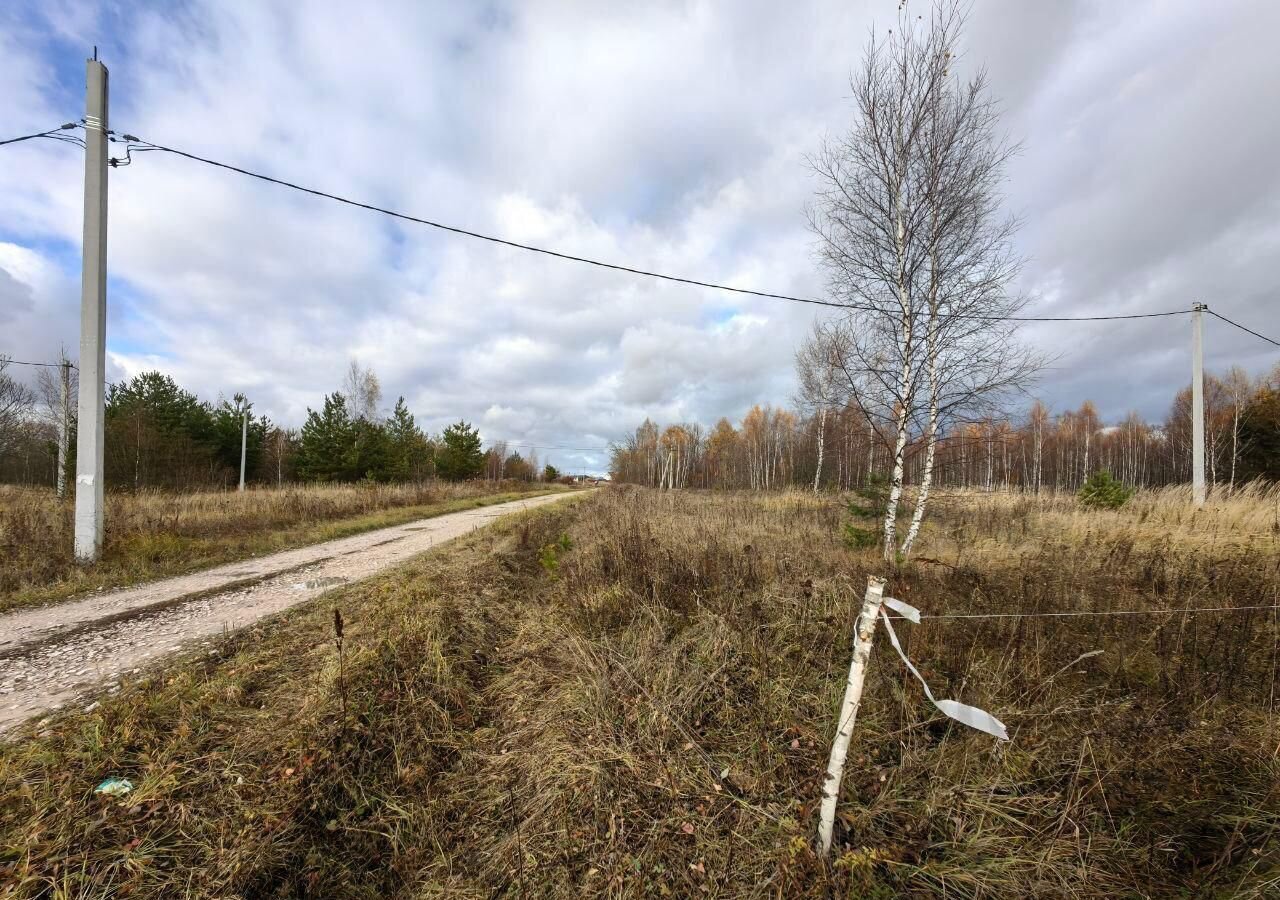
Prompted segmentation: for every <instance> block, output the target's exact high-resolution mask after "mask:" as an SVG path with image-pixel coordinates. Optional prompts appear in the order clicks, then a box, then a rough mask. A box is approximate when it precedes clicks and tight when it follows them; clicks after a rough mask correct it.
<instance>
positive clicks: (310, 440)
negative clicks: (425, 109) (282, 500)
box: [0, 357, 559, 490]
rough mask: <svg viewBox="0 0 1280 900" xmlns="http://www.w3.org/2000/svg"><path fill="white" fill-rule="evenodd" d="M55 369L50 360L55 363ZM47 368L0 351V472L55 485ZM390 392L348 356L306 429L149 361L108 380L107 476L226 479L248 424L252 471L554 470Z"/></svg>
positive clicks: (70, 412)
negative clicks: (432, 426)
mask: <svg viewBox="0 0 1280 900" xmlns="http://www.w3.org/2000/svg"><path fill="white" fill-rule="evenodd" d="M56 371H57V370H49V372H55V373H56ZM49 372H45V371H44V370H42V374H41V377H39V378H38V379H37V382H36V386H35V387H34V388H31V387H28V386H26V385H25V384H23V383H22V382H20V381H18V380H17V379H16V378H14V377H13V375H12V373H11V372H10V371H9V370H8V366H7V364H6V361H5V360H4V359H3V358H2V357H0V481H3V482H7V483H18V484H43V485H54V484H56V483H57V481H58V468H59V467H58V446H57V445H58V434H59V428H60V425H61V422H62V420H63V417H64V416H65V417H66V420H67V421H68V424H69V432H70V435H69V438H70V439H69V453H68V454H67V457H66V460H65V469H64V471H65V472H69V473H70V475H69V476H68V477H67V483H73V482H74V472H75V427H76V422H75V402H76V400H75V398H76V391H75V390H74V385H73V386H72V387H73V389H72V390H70V391H69V392H68V394H69V403H68V404H67V406H68V407H69V408H65V409H64V407H63V402H62V391H61V386H60V385H59V384H57V383H56V378H57V377H59V376H56V375H50V374H49ZM381 404H382V391H381V387H380V385H379V382H378V379H377V376H376V375H375V374H374V373H373V371H372V370H371V369H368V368H363V367H361V366H360V365H359V364H357V363H354V362H353V363H352V364H351V367H350V368H349V370H348V372H347V374H346V378H345V379H344V383H343V385H342V386H341V387H340V388H339V389H338V390H335V391H333V392H332V393H330V394H328V395H326V396H325V397H324V400H323V402H322V403H321V404H320V405H319V407H318V408H316V409H311V408H308V410H307V418H306V421H305V422H304V423H303V424H302V426H301V428H297V429H293V428H286V427H284V426H282V425H279V424H277V423H275V422H273V421H272V420H271V419H270V418H269V417H268V416H266V415H255V414H254V411H253V405H252V404H251V403H249V402H248V401H247V399H246V398H245V397H244V396H243V395H239V394H237V395H235V396H234V397H233V398H231V399H230V400H228V399H226V398H220V399H219V400H217V401H216V402H210V401H206V400H202V399H200V398H199V397H198V396H197V395H196V394H195V393H194V392H192V391H189V390H187V389H185V388H183V387H182V386H180V385H179V384H178V383H177V382H175V381H174V380H173V378H172V377H170V376H169V375H166V374H164V373H162V372H158V371H152V372H143V373H140V374H138V375H135V376H134V377H132V378H130V379H127V380H126V381H122V382H120V383H116V384H111V385H108V387H107V393H106V413H105V417H104V428H105V432H106V435H105V453H104V466H105V476H106V480H107V486H108V487H110V488H115V489H131V490H140V489H146V488H161V489H168V490H194V489H201V488H209V487H230V486H234V485H235V484H237V483H238V481H239V472H240V453H241V438H242V430H243V429H245V428H246V420H247V434H245V435H244V437H245V470H246V478H247V480H248V481H250V482H255V483H259V484H276V485H282V484H285V483H293V482H356V481H366V480H367V481H374V482H402V481H424V480H430V479H433V478H441V479H445V480H450V481H462V480H466V479H472V478H482V477H485V478H491V479H494V480H500V479H515V480H523V481H533V480H538V479H541V478H548V477H549V478H550V479H551V480H554V479H555V478H556V477H558V475H559V473H558V472H556V470H555V468H554V467H552V466H546V467H543V468H539V466H538V460H537V457H536V455H534V454H530V455H529V456H528V457H525V456H522V455H521V454H520V453H518V452H514V451H512V450H511V449H510V448H509V447H508V446H507V445H506V444H505V443H498V444H495V445H494V446H492V447H489V448H488V449H486V448H485V447H484V446H483V442H482V440H481V438H480V434H479V432H478V430H477V429H476V428H474V427H473V426H471V425H470V424H468V423H467V422H465V421H459V422H456V423H454V424H452V425H450V426H448V427H447V428H445V429H443V431H441V432H440V433H439V434H437V435H428V434H427V433H425V432H424V431H423V430H422V428H421V427H419V426H418V424H417V422H416V421H415V418H414V415H413V413H411V412H410V411H409V408H408V405H407V404H406V403H405V400H404V398H403V397H399V398H397V399H396V402H395V404H394V405H393V406H392V408H391V410H390V411H389V412H385V413H384V412H380V409H381Z"/></svg>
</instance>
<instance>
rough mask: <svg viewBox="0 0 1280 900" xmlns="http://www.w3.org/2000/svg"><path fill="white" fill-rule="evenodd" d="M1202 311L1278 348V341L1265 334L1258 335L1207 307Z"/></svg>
mask: <svg viewBox="0 0 1280 900" xmlns="http://www.w3.org/2000/svg"><path fill="white" fill-rule="evenodd" d="M1204 311H1205V312H1207V313H1209V315H1211V316H1216V317H1217V318H1219V319H1221V320H1222V321H1224V322H1226V323H1227V324H1228V325H1234V326H1235V327H1236V328H1239V329H1240V330H1241V331H1247V332H1249V334H1251V335H1253V336H1254V337H1256V338H1261V339H1262V340H1264V341H1266V342H1267V343H1269V344H1275V345H1276V346H1277V347H1280V341H1277V340H1275V339H1274V338H1269V337H1267V336H1266V335H1265V334H1258V332H1256V331H1254V330H1253V329H1252V328H1246V327H1245V326H1243V325H1241V324H1240V323H1239V322H1233V321H1231V320H1230V319H1228V318H1227V317H1226V316H1224V315H1222V314H1221V313H1216V312H1214V311H1213V310H1211V309H1209V307H1207V306H1206V307H1205V310H1204Z"/></svg>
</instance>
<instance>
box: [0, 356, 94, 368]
mask: <svg viewBox="0 0 1280 900" xmlns="http://www.w3.org/2000/svg"><path fill="white" fill-rule="evenodd" d="M10 363H12V364H13V365H15V366H49V367H50V368H54V369H56V368H58V367H59V366H61V365H62V363H60V362H56V363H50V362H27V361H26V360H23V359H9V358H8V357H7V356H4V355H3V354H0V365H9V364H10ZM67 365H69V366H71V368H73V369H74V368H76V364H75V363H73V362H68V363H67Z"/></svg>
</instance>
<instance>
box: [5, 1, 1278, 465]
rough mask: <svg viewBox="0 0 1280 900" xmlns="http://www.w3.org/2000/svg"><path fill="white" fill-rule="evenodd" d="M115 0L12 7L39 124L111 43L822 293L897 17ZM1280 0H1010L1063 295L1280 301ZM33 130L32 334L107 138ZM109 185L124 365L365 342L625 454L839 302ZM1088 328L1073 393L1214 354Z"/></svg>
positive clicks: (269, 167)
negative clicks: (852, 135) (814, 239)
mask: <svg viewBox="0 0 1280 900" xmlns="http://www.w3.org/2000/svg"><path fill="white" fill-rule="evenodd" d="M97 9H98V6H97V4H94V3H89V2H86V3H83V4H76V3H72V2H69V0H68V2H66V3H63V4H60V5H58V6H50V5H47V4H35V3H34V2H33V3H31V4H30V5H27V6H24V7H18V8H13V9H9V10H7V11H5V12H0V78H3V80H4V83H5V84H6V91H5V92H4V93H3V95H0V122H3V123H5V126H4V130H5V131H6V132H7V131H9V130H10V128H11V127H12V129H13V130H14V131H15V132H22V131H23V130H34V129H37V128H44V127H48V126H49V125H51V124H59V123H61V122H62V121H65V120H67V119H68V118H75V117H76V116H77V115H78V114H79V106H80V103H81V100H80V98H79V97H78V96H77V95H76V94H75V90H76V89H78V85H79V84H80V83H81V80H82V77H83V62H82V58H83V55H84V51H85V48H84V47H80V46H79V44H81V43H91V42H93V41H97V42H98V43H99V44H100V45H101V46H102V54H103V58H104V59H105V60H106V62H107V63H108V65H109V66H110V67H111V72H112V76H111V81H112V90H113V96H112V106H111V108H112V117H113V125H114V127H115V128H116V129H117V130H120V131H124V130H128V131H132V132H134V133H137V134H140V135H142V136H143V137H147V138H150V139H152V140H156V141H159V142H161V143H171V144H173V145H175V146H181V147H183V148H184V149H189V150H191V151H192V152H196V153H200V154H202V155H208V156H212V157H215V158H218V159H221V160H225V161H227V162H230V163H234V164H238V165H243V166H245V167H248V168H251V169H256V170H260V171H262V172H265V173H269V174H272V175H278V176H280V177H283V178H287V179H290V180H294V181H298V182H300V183H303V184H307V185H314V186H316V187H319V188H321V189H324V190H328V191H331V192H334V193H339V194H345V195H349V196H352V197H355V198H359V199H363V200H367V201H368V202H371V203H375V204H379V205H384V206H388V207H391V208H394V209H398V210H403V211H406V212H409V213H413V214H416V215H421V216H426V217H429V218H434V219H437V220H439V221H443V222H447V223H450V224H456V225H458V226H461V227H466V228H470V229H473V230H478V231H487V232H492V233H495V234H500V235H503V236H506V237H509V238H511V239H513V240H519V241H526V242H535V243H540V244H546V245H548V246H551V247H555V248H557V249H562V250H564V251H566V252H570V253H576V254H581V255H587V256H595V257H599V258H601V259H605V260H610V261H617V262H620V263H624V264H630V265H635V266H638V267H640V268H651V269H656V270H661V271H669V272H672V273H676V274H683V275H689V276H693V277H697V278H702V279H709V280H719V281H724V282H726V283H729V284H732V285H736V286H741V287H756V288H763V289H765V290H769V291H777V292H782V293H796V294H804V295H816V294H819V293H820V292H821V287H822V281H821V277H820V275H819V273H818V272H817V271H816V268H815V266H814V262H813V258H812V248H811V243H810V239H809V237H808V234H807V232H806V230H805V225H804V214H803V210H804V206H805V204H806V202H808V200H809V198H810V197H811V196H812V193H813V188H814V184H813V182H812V180H811V177H810V175H809V172H808V169H807V167H806V165H805V156H806V154H808V153H810V152H812V151H813V150H814V149H815V148H816V147H817V146H818V145H819V143H820V141H821V139H822V137H823V136H824V134H827V133H831V132H838V131H840V130H843V129H844V128H846V127H847V125H848V122H849V116H850V115H851V109H850V107H849V105H848V99H847V94H848V86H847V76H848V71H849V69H850V68H851V67H852V66H853V65H855V64H856V62H857V60H858V58H859V57H860V54H861V51H862V48H863V46H864V44H865V41H866V37H867V34H868V29H869V26H870V24H871V21H872V16H873V14H874V15H875V16H879V17H880V18H881V20H882V21H883V20H885V18H886V17H888V16H891V15H892V14H893V7H892V5H890V6H888V7H884V6H881V5H874V6H862V7H855V6H854V5H850V4H839V3H831V2H819V0H811V2H800V3H795V4H786V5H776V4H771V3H764V2H752V3H745V4H711V3H674V2H673V3H658V4H641V5H635V4H632V5H629V6H608V5H606V6H601V5H600V4H586V3H565V4H509V5H497V6H483V7H482V6H480V5H472V4H446V3H439V4H420V3H409V2H404V3H380V4H371V5H366V6H364V7H361V9H360V10H359V13H358V14H352V7H351V6H350V5H349V4H338V3H327V2H313V3H304V4H293V5H285V6H279V5H268V4H261V3H257V2H251V0H241V2H219V3H212V2H193V3H189V4H185V5H183V6H181V7H178V8H174V7H172V6H170V5H169V4H155V5H147V4H142V5H137V6H133V5H131V6H129V7H127V8H123V7H122V8H115V7H113V8H111V10H110V11H109V12H108V13H104V14H102V15H101V16H99V15H97V14H96V12H95V11H96V10H97ZM1276 9H1278V8H1273V7H1266V8H1265V9H1259V8H1257V7H1251V6H1248V5H1247V4H1244V3H1242V2H1241V3H1235V4H1231V5H1228V6H1225V7H1214V8H1212V9H1210V8H1208V7H1204V6H1202V5H1200V4H1192V3H1181V4H1156V3H1154V2H1152V3H1146V4H1138V5H1136V6H1134V5H1130V6H1128V7H1125V8H1124V9H1123V10H1119V9H1117V8H1115V7H1113V6H1112V5H1109V4H1108V5H1098V4H1090V3H1081V4H1070V5H1067V4H1063V5H1061V6H1058V5H1055V6H1054V7H1053V8H1052V9H1040V8H1032V7H1029V6H1028V5H1026V4H1022V3H1011V2H1008V0H1000V2H982V3H979V4H978V5H977V7H976V8H975V10H974V12H973V15H972V28H971V31H970V34H971V41H970V44H971V46H970V52H969V55H968V57H967V58H966V65H976V64H979V63H983V62H987V63H989V65H990V71H991V75H992V81H993V87H994V89H995V92H996V93H997V94H999V95H1001V96H1003V97H1005V98H1006V100H1007V109H1008V114H1007V117H1006V124H1007V125H1008V127H1009V130H1010V132H1011V134H1012V135H1013V136H1014V137H1015V138H1020V139H1022V140H1023V144H1024V149H1023V152H1022V154H1021V155H1020V157H1019V158H1018V160H1017V162H1016V163H1015V165H1014V167H1013V169H1012V170H1011V172H1010V181H1009V190H1010V196H1011V206H1012V207H1013V208H1014V209H1016V210H1019V211H1022V212H1023V213H1024V216H1025V219H1026V223H1027V224H1026V227H1025V229H1024V231H1023V233H1022V244H1023V247H1024V249H1025V250H1026V252H1027V253H1028V254H1029V255H1030V256H1031V258H1032V262H1031V264H1030V266H1029V267H1028V270H1027V274H1026V285H1027V287H1028V288H1030V289H1032V290H1036V291H1037V292H1039V293H1040V294H1041V295H1042V298H1043V299H1042V300H1041V303H1042V304H1043V306H1044V307H1045V308H1046V309H1048V308H1051V309H1052V310H1053V311H1054V312H1055V313H1059V314H1062V313H1069V312H1071V311H1081V310H1103V309H1106V310H1109V309H1123V310H1130V309H1139V308H1144V309H1145V308H1168V307H1179V306H1187V305H1189V304H1190V302H1191V301H1192V300H1194V299H1200V298H1204V299H1207V300H1209V302H1210V303H1212V304H1213V305H1215V306H1217V307H1219V308H1221V309H1223V310H1224V312H1227V313H1228V314H1232V313H1235V314H1237V315H1239V316H1240V317H1241V318H1243V319H1248V320H1251V321H1254V322H1256V323H1258V324H1259V325H1265V324H1267V319H1268V318H1272V319H1274V318H1276V317H1275V315H1274V313H1275V311H1276V300H1275V295H1274V294H1273V293H1266V291H1268V290H1269V289H1270V284H1271V282H1272V280H1273V273H1271V272H1270V271H1269V270H1270V269H1271V268H1273V267H1272V266H1271V265H1270V261H1271V260H1274V258H1275V255H1276V251H1277V249H1280V229H1277V228H1276V226H1275V225H1274V224H1273V223H1274V222H1275V221H1277V219H1276V216H1275V213H1276V212H1277V207H1280V178H1278V177H1277V174H1276V171H1275V167H1274V164H1273V163H1272V162H1271V159H1270V158H1271V156H1272V155H1274V147H1275V146H1276V143H1277V138H1280V132H1278V131H1277V128H1278V127H1280V126H1277V120H1276V118H1275V117H1274V116H1270V115H1267V114H1266V111H1267V110H1269V108H1270V106H1272V105H1274V102H1275V92H1276V88H1275V85H1276V84H1277V83H1278V82H1280V78H1278V76H1280V57H1278V56H1277V55H1276V54H1275V53H1274V52H1273V51H1272V49H1271V47H1270V43H1269V41H1270V39H1269V38H1268V37H1267V35H1268V34H1269V33H1272V32H1274V31H1275V30H1276V29H1275V26H1276V25H1278V24H1280V21H1277V19H1278V18H1280V14H1278V13H1277V12H1276ZM3 153H4V162H5V166H4V167H3V168H0V197H3V198H4V210H5V214H4V219H3V221H0V239H2V240H4V241H7V242H8V243H6V244H0V273H3V274H0V303H4V304H5V312H7V314H8V317H7V318H5V317H4V315H2V314H0V330H2V331H3V337H4V340H3V341H2V342H0V350H2V349H12V348H13V347H14V346H20V347H23V348H30V351H31V352H32V353H40V354H44V355H45V356H52V355H54V354H56V352H57V343H58V342H59V341H67V340H68V338H70V344H69V345H70V346H74V343H75V341H74V337H75V329H76V327H77V313H76V306H75V303H76V298H77V296H78V285H77V279H78V272H77V271H76V265H77V261H78V256H79V250H78V243H79V230H80V180H79V179H80V175H79V166H80V162H79V158H78V155H77V154H76V153H75V152H74V151H73V150H72V149H71V148H69V147H67V146H64V145H58V144H46V145H39V146H38V145H36V144H34V143H29V144H27V145H21V146H19V147H9V148H5V149H4V151H3ZM110 213H111V238H110V245H109V253H110V268H111V272H112V276H113V279H114V280H113V282H112V292H111V305H112V318H111V326H110V327H111V333H110V336H109V343H110V346H111V350H112V356H111V358H112V367H111V372H112V374H113V375H114V376H117V377H118V376H120V375H123V374H127V373H132V372H135V371H138V370H139V369H141V368H142V367H145V366H150V365H158V366H160V367H161V368H163V369H164V370H166V371H168V372H170V373H171V374H173V375H174V377H176V378H178V379H179V380H180V381H181V382H182V383H184V384H185V385H187V386H189V387H191V388H193V389H195V390H197V391H199V392H200V393H201V394H202V395H204V396H207V397H210V398H213V397H216V396H217V395H218V394H220V393H222V394H230V393H233V392H235V391H238V390H244V391H246V392H247V393H249V394H250V395H251V397H253V398H254V399H255V400H256V401H257V407H258V408H259V409H261V410H264V411H266V412H268V413H270V414H271V415H273V416H275V417H277V418H279V419H281V420H283V421H285V422H289V423H294V424H296V423H298V422H299V421H300V420H301V417H302V416H303V415H304V413H305V409H306V407H307V406H312V407H314V406H316V405H318V404H319V403H320V402H321V399H322V397H323V394H324V393H325V392H327V391H330V390H333V389H334V388H336V387H337V386H338V384H339V382H340V378H341V375H342V371H343V369H344V368H345V366H346V363H347V361H348V359H349V358H351V357H352V356H355V357H358V358H359V359H360V360H361V361H362V362H363V363H365V364H369V365H372V366H373V367H374V368H375V370H376V371H377V372H378V373H379V375H380V376H381V377H382V381H383V383H384V387H385V389H386V392H387V394H388V404H389V403H390V402H393V401H394V398H395V396H397V395H399V394H404V395H405V397H406V399H407V400H408V402H409V404H410V406H411V408H412V409H413V410H414V411H415V413H417V414H418V415H419V417H420V419H423V420H425V422H426V424H427V425H428V426H430V427H432V428H440V427H442V426H443V425H444V424H446V423H448V422H449V421H455V420H456V419H458V418H459V417H462V418H467V419H469V420H475V421H478V422H480V423H482V425H483V427H484V429H485V431H486V434H489V433H490V432H492V434H493V436H495V437H505V438H510V439H513V440H520V441H525V442H528V443H533V444H538V445H544V446H545V445H562V446H573V447H579V446H581V447H590V446H598V445H600V444H602V443H603V442H605V441H607V440H608V439H609V438H613V437H619V436H621V435H622V434H623V433H625V432H626V431H628V430H630V429H631V428H633V427H634V426H635V424H636V423H637V422H638V421H639V420H640V419H641V418H643V417H644V416H645V415H650V416H654V417H655V418H660V419H662V420H664V421H669V420H671V419H677V418H691V419H698V420H701V421H703V422H704V423H708V424H709V423H710V422H712V421H714V419H715V418H717V417H718V416H720V415H728V416H730V417H737V416H740V415H741V414H742V413H743V412H744V411H745V408H746V407H747V406H749V405H750V404H751V403H753V402H756V401H772V402H786V401H787V400H788V399H789V396H790V394H791V391H792V389H793V388H792V376H791V362H792V356H793V352H794V348H795V345H796V342H797V341H798V340H799V339H800V337H801V336H802V335H803V334H804V332H805V331H806V330H807V328H808V324H809V322H810V321H811V318H812V316H813V315H814V311H813V309H812V308H810V307H803V306H795V305H789V304H785V303H780V302H778V301H771V300H765V299H761V298H753V297H749V296H744V295H735V294H727V293H717V292H712V291H706V290H702V289H697V288H692V287H687V286H681V285H677V284H671V283H664V282H655V281H651V280H646V279H641V278H637V277H635V276H631V275H626V274H623V273H618V272H612V271H607V270H603V269H597V268H592V267H587V266H581V265H577V264H574V263H569V262H565V261H562V260H556V259H551V258H547V257H542V256H537V255H531V254H528V253H525V252H523V251H519V250H515V249H511V248H506V247H500V246H495V245H492V244H486V243H483V242H477V241H474V240H471V239H468V238H464V237H459V236H454V235H448V234H444V233H441V232H438V231H435V230H433V229H429V228H425V227H422V226H419V225H414V224H411V223H405V222H396V221H394V220H390V219H387V218H385V217H381V216H376V215H373V214H371V213H368V212H366V211H363V210H359V209H354V208H351V207H345V206H340V205H336V204H332V203H328V202H325V201H322V200H319V199H317V198H314V197H308V196H305V195H302V194H298V193H295V192H290V191H286V190H283V189H281V188H278V187H275V186H272V185H268V184H263V183H261V182H257V181H253V180H249V179H245V178H243V177H241V176H237V175H234V174H232V173H228V172H223V171H218V170H215V169H210V168H207V167H203V166H200V165H197V164H195V163H192V162H190V161H187V160H182V159H178V158H174V157H171V156H167V155H164V154H159V153H150V154H142V155H139V156H137V157H136V162H135V164H134V165H133V166H131V167H127V168H122V169H118V170H113V171H112V173H111V199H110ZM5 248H11V249H9V250H5ZM6 254H7V255H6ZM23 254H25V255H23ZM23 260H26V262H23ZM32 260H35V261H36V262H32ZM24 266H25V268H24ZM6 279H7V280H6ZM1250 304H1253V308H1252V309H1251V308H1250ZM1073 328H1076V329H1077V330H1072V331H1067V330H1064V329H1061V328H1052V327H1048V326H1045V327H1038V328H1035V329H1032V330H1030V331H1029V332H1028V333H1029V335H1031V336H1032V337H1033V338H1034V339H1035V340H1036V341H1038V342H1040V343H1042V344H1044V345H1045V346H1047V347H1050V348H1063V349H1062V353H1063V356H1062V358H1061V360H1060V361H1059V369H1057V370H1055V371H1054V372H1052V373H1050V375H1049V377H1048V378H1046V382H1045V389H1046V392H1047V393H1048V394H1049V399H1050V400H1051V401H1052V402H1056V403H1057V404H1058V405H1065V404H1067V403H1070V404H1072V405H1074V404H1075V403H1078V402H1079V400H1081V399H1083V398H1084V396H1086V395H1092V396H1093V397H1094V398H1095V399H1096V400H1098V401H1099V403H1100V406H1101V407H1102V409H1103V412H1104V414H1106V415H1119V414H1121V413H1122V412H1123V411H1124V410H1125V409H1127V408H1129V407H1138V408H1141V409H1143V410H1144V411H1145V412H1147V413H1148V414H1151V415H1159V414H1160V413H1161V411H1162V408H1163V405H1164V404H1165V403H1166V402H1167V399H1168V397H1169V396H1170V395H1171V394H1172V391H1173V390H1174V389H1175V388H1176V386H1177V382H1179V381H1180V380H1182V379H1183V378H1184V377H1185V372H1184V369H1185V366H1184V365H1183V362H1184V360H1183V358H1182V356H1181V355H1180V348H1181V346H1182V343H1183V338H1184V335H1183V334H1182V330H1185V329H1183V326H1182V324H1180V323H1178V322H1169V323H1163V322H1160V323H1156V324H1153V325H1152V326H1150V327H1149V328H1143V329H1138V328H1136V327H1127V326H1124V327H1121V326H1117V327H1115V328H1110V327H1108V328H1102V327H1098V328H1092V327H1080V326H1073ZM1180 329H1181V330H1180ZM1210 347H1211V352H1210V359H1211V364H1213V365H1225V364H1229V363H1231V362H1234V361H1236V360H1237V359H1240V360H1243V361H1245V362H1247V363H1249V364H1250V365H1253V366H1255V367H1259V366H1261V365H1264V364H1266V362H1267V357H1266V356H1265V353H1263V352H1262V350H1261V349H1260V348H1258V347H1256V346H1255V345H1253V344H1249V343H1247V339H1241V338H1240V337H1237V335H1234V334H1224V333H1218V332H1213V333H1212V334H1211V338H1210ZM1122 364H1123V365H1122ZM1121 365H1122V368H1118V367H1120V366H1121ZM499 432H501V433H499ZM551 456H552V458H553V459H556V458H558V457H557V453H552V454H551ZM578 457H579V458H578V459H576V460H575V461H577V462H582V461H583V460H584V459H585V460H586V461H587V462H588V463H590V462H591V461H592V460H591V459H590V458H589V456H584V455H583V454H578ZM543 458H544V459H545V458H546V454H543ZM564 458H565V459H566V460H568V459H569V458H570V454H567V453H566V454H564ZM594 461H595V462H596V463H603V458H602V457H598V458H596V459H595V460H594Z"/></svg>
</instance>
